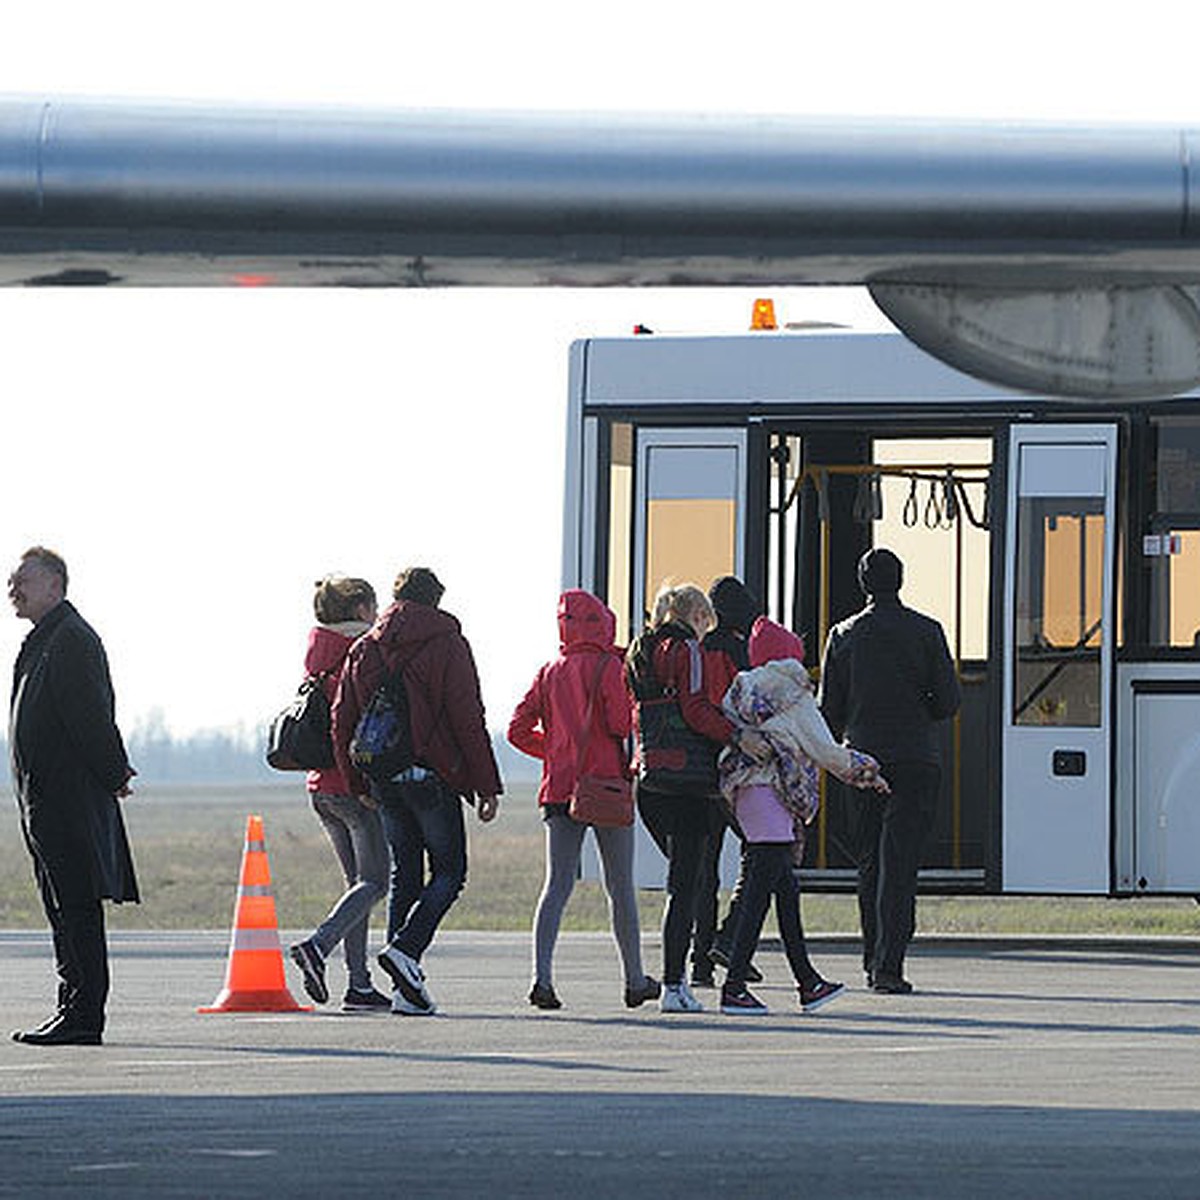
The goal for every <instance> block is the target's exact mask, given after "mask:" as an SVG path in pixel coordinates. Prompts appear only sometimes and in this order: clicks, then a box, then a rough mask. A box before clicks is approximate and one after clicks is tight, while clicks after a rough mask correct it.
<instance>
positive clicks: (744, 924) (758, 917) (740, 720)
mask: <svg viewBox="0 0 1200 1200" xmlns="http://www.w3.org/2000/svg"><path fill="white" fill-rule="evenodd" d="M803 662H804V643H803V641H802V640H801V639H800V638H798V637H797V636H796V635H795V634H794V633H792V632H791V631H789V630H787V629H784V628H783V627H782V626H781V625H777V624H776V623H775V622H774V621H770V620H768V619H767V618H766V617H759V618H758V620H757V621H756V622H755V623H754V627H753V629H752V630H751V632H750V664H751V669H750V670H749V671H741V672H739V673H738V675H737V676H736V677H735V679H734V681H733V683H732V684H730V687H729V690H728V691H727V692H726V693H725V699H724V702H723V705H722V707H723V709H724V711H725V715H726V716H727V717H729V719H730V720H731V721H733V722H735V723H736V724H737V725H738V726H739V727H741V728H744V729H754V730H756V731H757V732H758V733H760V734H762V736H763V737H764V738H765V739H766V741H767V742H768V743H769V745H770V747H771V752H772V753H771V756H770V758H769V759H767V760H766V761H757V760H755V759H752V758H750V757H749V756H748V755H745V754H742V753H741V752H739V751H738V750H737V749H736V748H735V747H732V746H731V747H729V748H727V749H726V750H725V751H724V752H723V753H722V755H721V760H720V772H721V793H722V795H723V796H724V798H725V801H726V803H727V804H728V805H729V807H730V809H731V810H732V811H733V814H734V816H735V818H736V819H737V822H738V825H739V827H740V828H741V830H742V834H743V836H744V838H745V841H746V855H745V874H744V878H743V883H742V897H741V901H740V911H739V916H738V924H737V928H736V929H735V931H734V936H733V946H732V950H731V953H730V957H729V971H728V974H727V976H726V979H725V985H724V987H723V989H722V992H721V1011H722V1012H723V1013H726V1014H728V1015H731V1016H733V1015H738V1016H740V1015H754V1014H761V1013H765V1012H767V1007H766V1005H765V1004H763V1003H762V1001H760V1000H759V999H758V998H757V997H756V996H754V995H753V994H752V993H751V992H750V991H749V990H748V989H747V987H746V973H747V968H748V967H749V965H750V960H751V958H752V957H753V954H754V951H755V949H756V948H757V946H758V939H759V936H760V934H761V933H762V925H763V921H764V919H765V918H766V914H767V908H768V906H769V905H770V903H771V899H772V897H774V900H775V914H776V919H777V920H778V923H779V932H780V936H781V937H782V938H783V944H784V950H785V951H786V953H787V957H788V963H789V965H790V966H791V968H792V974H793V976H794V977H795V980H796V984H797V987H798V989H799V992H800V1006H801V1009H802V1010H803V1011H805V1012H813V1011H815V1010H816V1009H818V1008H820V1007H821V1006H822V1005H823V1004H827V1003H828V1002H829V1001H830V1000H833V999H834V998H835V997H837V996H838V995H840V994H841V993H842V992H843V991H844V990H845V988H844V985H843V984H840V983H831V982H829V981H828V980H825V979H823V978H822V977H821V975H820V974H819V973H818V971H817V970H816V968H815V967H814V966H813V965H812V962H811V961H810V959H809V957H808V949H807V946H806V944H805V940H804V930H803V926H802V925H801V921H800V885H799V882H798V880H797V877H796V874H795V872H794V870H793V867H798V866H799V864H800V860H801V858H802V857H803V854H804V837H805V830H806V827H807V826H808V825H810V824H811V823H812V821H813V819H814V818H815V817H816V814H817V809H818V807H819V805H820V791H819V788H818V775H817V771H818V768H824V769H825V770H828V771H831V772H833V774H834V775H836V776H837V777H838V778H839V779H841V780H843V781H844V782H846V783H849V784H851V785H853V786H854V787H859V788H874V789H875V790H877V791H886V790H887V783H886V781H885V780H884V779H883V778H882V777H881V775H880V774H879V764H878V763H877V762H876V761H875V760H874V759H873V758H871V756H870V755H868V754H863V753H861V752H860V751H858V750H854V749H851V748H850V747H848V746H841V745H838V743H837V742H835V741H834V739H833V735H832V734H831V733H830V732H829V727H828V726H827V725H826V724H825V720H824V718H823V717H822V716H821V712H820V710H819V709H818V708H817V704H816V700H815V698H814V696H813V687H812V683H811V681H810V680H809V677H808V672H807V671H806V670H805V669H804V666H803Z"/></svg>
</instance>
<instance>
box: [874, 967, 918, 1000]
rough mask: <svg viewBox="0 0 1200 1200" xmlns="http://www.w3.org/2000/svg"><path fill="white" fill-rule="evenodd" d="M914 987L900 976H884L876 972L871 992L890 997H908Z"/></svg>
mask: <svg viewBox="0 0 1200 1200" xmlns="http://www.w3.org/2000/svg"><path fill="white" fill-rule="evenodd" d="M912 990H913V985H912V984H911V983H909V982H908V980H907V979H902V978H901V977H900V976H899V975H883V974H881V973H880V972H878V971H876V972H875V974H874V975H873V976H872V978H871V991H873V992H884V993H886V994H887V995H889V996H907V995H908V994H909V993H910V992H911V991H912Z"/></svg>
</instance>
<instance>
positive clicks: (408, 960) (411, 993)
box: [378, 946, 437, 1015]
mask: <svg viewBox="0 0 1200 1200" xmlns="http://www.w3.org/2000/svg"><path fill="white" fill-rule="evenodd" d="M378 961H379V965H380V966H381V967H382V968H383V969H384V970H385V971H386V972H387V973H388V975H389V976H390V977H391V980H392V983H394V984H395V985H396V991H397V992H399V993H400V995H401V996H402V997H403V998H404V1000H405V1002H406V1003H407V1004H408V1005H409V1006H410V1007H411V1008H412V1009H414V1010H419V1011H421V1012H434V1011H435V1010H436V1008H437V1006H436V1005H435V1004H434V1002H433V997H432V996H430V994H429V992H428V991H427V990H426V988H425V972H424V971H422V970H421V964H420V963H419V962H417V960H416V959H415V958H412V957H410V956H409V955H407V954H405V953H404V951H403V950H397V949H396V947H395V946H386V947H384V949H383V951H382V952H381V953H380V955H379V960H378ZM397 1011H408V1010H407V1009H404V1010H398V1009H397V1008H396V1000H395V997H393V998H392V1012H397ZM410 1015H412V1014H410Z"/></svg>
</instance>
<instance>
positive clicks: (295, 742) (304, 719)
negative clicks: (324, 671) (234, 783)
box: [267, 675, 333, 771]
mask: <svg viewBox="0 0 1200 1200" xmlns="http://www.w3.org/2000/svg"><path fill="white" fill-rule="evenodd" d="M324 683H325V676H324V675H309V676H308V677H307V678H306V679H305V680H304V682H303V683H302V684H301V685H300V688H299V690H298V691H297V692H296V698H295V699H294V700H293V701H292V702H291V703H290V704H289V705H288V706H287V707H286V708H285V709H283V711H282V712H280V713H279V714H278V715H277V716H276V717H275V719H274V720H273V721H272V722H271V725H270V728H269V729H268V731H267V765H268V766H271V767H274V768H275V770H276V771H323V770H326V769H327V768H329V767H332V766H333V738H332V736H331V731H330V719H329V699H328V697H327V696H326V695H325V687H324Z"/></svg>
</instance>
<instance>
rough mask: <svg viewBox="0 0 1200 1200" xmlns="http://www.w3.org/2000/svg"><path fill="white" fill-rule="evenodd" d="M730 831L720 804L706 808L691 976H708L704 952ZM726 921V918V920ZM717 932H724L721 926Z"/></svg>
mask: <svg viewBox="0 0 1200 1200" xmlns="http://www.w3.org/2000/svg"><path fill="white" fill-rule="evenodd" d="M729 828H730V824H729V816H728V813H727V812H726V809H725V806H724V805H723V804H712V805H710V806H709V838H708V847H707V849H706V850H705V852H704V858H703V859H702V860H701V863H700V884H699V891H698V892H697V895H696V919H695V923H694V926H693V930H692V973H693V974H694V975H702V976H707V975H711V974H712V963H711V962H710V961H709V958H708V952H709V951H710V950H711V949H712V947H713V942H714V941H715V940H716V939H717V908H718V901H719V897H720V893H721V848H722V847H723V846H724V844H725V831H726V830H727V829H729ZM726 920H728V918H727V919H726ZM721 929H722V930H724V929H725V924H724V923H723V924H722V926H721Z"/></svg>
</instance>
